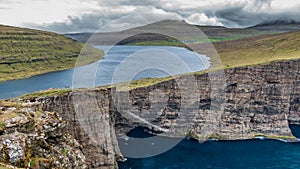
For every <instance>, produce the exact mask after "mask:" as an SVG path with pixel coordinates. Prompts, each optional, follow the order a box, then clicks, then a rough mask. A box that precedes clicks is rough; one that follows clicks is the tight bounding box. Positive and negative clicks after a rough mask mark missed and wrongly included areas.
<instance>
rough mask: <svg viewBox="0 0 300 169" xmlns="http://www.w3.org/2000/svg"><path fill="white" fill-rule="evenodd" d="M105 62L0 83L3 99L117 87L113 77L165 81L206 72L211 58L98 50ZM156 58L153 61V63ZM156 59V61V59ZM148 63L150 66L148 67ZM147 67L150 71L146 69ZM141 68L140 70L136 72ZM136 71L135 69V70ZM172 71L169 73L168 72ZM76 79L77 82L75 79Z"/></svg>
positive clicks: (179, 51) (173, 50)
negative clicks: (51, 90) (51, 91)
mask: <svg viewBox="0 0 300 169" xmlns="http://www.w3.org/2000/svg"><path fill="white" fill-rule="evenodd" d="M97 48H99V49H102V50H104V51H105V52H106V53H105V58H104V59H103V60H101V61H98V62H96V63H93V64H90V65H86V66H82V67H79V68H76V69H69V70H65V71H58V72H53V73H47V74H43V75H38V76H34V77H30V78H27V79H20V80H12V81H6V82H3V83H0V91H1V92H0V93H1V94H0V99H6V98H12V97H17V96H20V95H23V94H27V93H33V92H36V91H39V90H45V89H49V88H65V87H66V86H70V87H72V86H73V87H74V88H79V87H80V88H87V87H96V86H103V85H109V84H111V83H118V82H121V81H119V80H120V79H121V80H122V78H119V79H114V78H113V77H114V75H116V74H117V75H118V76H121V77H124V76H123V75H122V74H120V72H121V73H122V72H123V73H124V74H125V76H126V74H133V75H134V76H133V77H128V78H127V79H125V80H123V81H130V80H137V79H143V78H149V77H152V78H155V77H165V76H170V75H175V74H182V73H187V72H195V71H200V70H204V69H207V68H208V67H209V66H210V62H209V58H208V57H206V56H203V55H199V54H197V53H195V52H192V51H190V50H187V49H185V48H180V47H166V46H114V47H113V48H111V47H109V46H97ZM153 58H154V59H153ZM155 58H156V59H155ZM146 63H149V64H148V65H146ZM147 66H148V69H145V67H147ZM137 67H139V69H138V70H136V68H137ZM133 68H135V69H133ZM165 70H166V71H165ZM168 71H169V72H168ZM73 75H74V78H73Z"/></svg>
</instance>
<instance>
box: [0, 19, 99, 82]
mask: <svg viewBox="0 0 300 169" xmlns="http://www.w3.org/2000/svg"><path fill="white" fill-rule="evenodd" d="M82 47H83V44H81V43H79V42H76V41H74V40H72V39H70V38H67V37H65V36H62V35H58V34H55V33H50V32H44V31H39V30H32V29H24V28H16V27H11V26H3V25H0V81H5V80H12V79H19V78H25V77H30V76H33V75H38V74H42V73H47V72H52V71H58V70H65V69H69V68H72V67H74V65H75V62H76V60H77V56H78V54H79V53H80V51H81V49H82ZM82 54H83V55H84V56H85V58H86V59H85V62H84V63H83V64H88V63H92V62H94V61H96V60H99V59H100V58H102V57H103V52H102V51H100V50H97V49H94V48H92V47H87V48H86V50H84V52H82Z"/></svg>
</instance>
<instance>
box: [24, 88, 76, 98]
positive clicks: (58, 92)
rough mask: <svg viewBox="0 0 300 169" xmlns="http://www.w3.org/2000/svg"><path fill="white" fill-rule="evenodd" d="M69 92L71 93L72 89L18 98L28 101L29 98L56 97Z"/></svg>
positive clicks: (42, 92) (43, 92) (52, 90)
mask: <svg viewBox="0 0 300 169" xmlns="http://www.w3.org/2000/svg"><path fill="white" fill-rule="evenodd" d="M71 91H72V89H49V90H44V91H39V92H35V93H30V94H26V95H23V96H20V98H23V99H30V98H39V97H49V96H57V95H62V94H65V93H69V92H71Z"/></svg>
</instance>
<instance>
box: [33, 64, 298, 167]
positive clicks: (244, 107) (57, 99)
mask: <svg viewBox="0 0 300 169" xmlns="http://www.w3.org/2000/svg"><path fill="white" fill-rule="evenodd" d="M299 66H300V60H289V61H279V62H273V63H269V64H265V65H257V66H246V67H240V68H233V69H226V70H225V71H224V72H225V76H215V78H217V79H213V81H215V82H216V81H218V78H220V79H219V80H220V81H222V79H223V80H225V82H226V83H224V85H225V86H224V90H223V89H222V84H221V85H217V86H219V87H221V88H214V86H215V85H212V83H210V82H211V80H212V79H211V78H212V77H210V76H209V75H208V74H196V75H185V76H181V77H179V78H182V83H183V84H184V83H185V84H189V81H188V80H189V79H190V78H188V77H191V76H192V77H193V79H196V81H197V86H198V88H197V90H196V95H197V98H195V97H188V96H192V95H195V93H192V92H195V91H190V93H189V88H188V86H189V85H186V86H187V87H186V88H185V87H184V85H182V84H181V85H180V84H178V83H177V82H178V81H177V80H178V79H177V80H169V81H165V82H161V83H159V84H156V85H152V86H148V87H141V88H137V89H133V90H131V91H129V92H128V93H127V92H124V91H116V89H115V88H108V89H94V90H82V91H76V92H73V93H66V94H63V95H59V96H53V97H44V98H39V99H38V102H40V103H41V107H42V109H44V110H47V111H55V112H58V113H59V114H60V115H61V116H62V117H63V118H64V119H65V120H66V121H67V131H66V132H69V133H70V134H71V135H73V136H74V137H75V138H76V139H77V140H78V142H79V143H80V144H82V146H83V153H84V154H85V156H86V161H87V164H88V166H89V167H90V168H114V167H115V165H116V164H115V161H116V160H117V159H122V154H121V152H120V150H119V147H118V142H117V138H116V135H117V136H119V137H124V136H125V135H126V133H127V132H128V131H130V130H131V129H133V128H135V127H137V126H144V127H145V128H148V132H152V133H156V132H157V131H159V129H157V128H155V127H153V126H151V125H149V124H147V123H145V122H143V121H139V120H136V119H134V118H126V117H127V116H126V113H127V112H126V111H128V110H130V112H131V113H133V114H135V115H139V116H140V117H143V119H146V121H149V122H151V124H154V125H156V126H158V127H159V128H164V129H168V128H170V127H172V125H176V124H181V123H182V121H180V120H181V119H180V118H179V117H180V110H182V109H183V107H184V106H186V105H184V104H183V103H185V104H186V103H187V102H188V103H189V104H188V106H187V107H184V109H185V110H186V112H188V113H190V115H191V117H192V118H191V119H189V121H184V122H185V123H190V124H188V125H183V126H179V127H178V128H177V130H176V132H179V133H180V132H181V133H184V132H186V134H188V135H190V136H192V137H194V138H198V139H199V140H202V139H207V138H217V139H225V140H227V139H251V138H255V137H256V136H265V137H269V138H276V139H294V137H293V136H292V133H291V131H290V129H289V123H293V124H300V113H299V103H300V87H299V83H300V80H299ZM153 91H154V92H153ZM184 92H185V95H183V93H184ZM212 93H213V94H212ZM126 94H129V95H128V98H127V97H123V96H126ZM183 97H186V98H184V100H185V102H183V101H182V100H183ZM162 103H163V104H162ZM220 105H223V106H224V107H223V108H221V109H220V108H219V107H218V106H220ZM195 106H196V107H197V109H194V107H195ZM128 107H130V109H128ZM214 110H217V111H218V112H216V111H214ZM153 113H155V114H156V115H157V116H153ZM153 117H157V118H153ZM186 126H189V127H191V128H188V129H187V128H186ZM210 127H212V128H211V129H212V130H213V131H211V132H208V134H209V136H207V133H205V132H203V131H204V130H207V129H209V128H210Z"/></svg>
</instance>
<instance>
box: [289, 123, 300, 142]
mask: <svg viewBox="0 0 300 169" xmlns="http://www.w3.org/2000/svg"><path fill="white" fill-rule="evenodd" d="M289 126H290V129H291V130H292V133H293V135H294V136H295V137H297V138H299V139H300V125H295V124H290V125H289Z"/></svg>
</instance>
